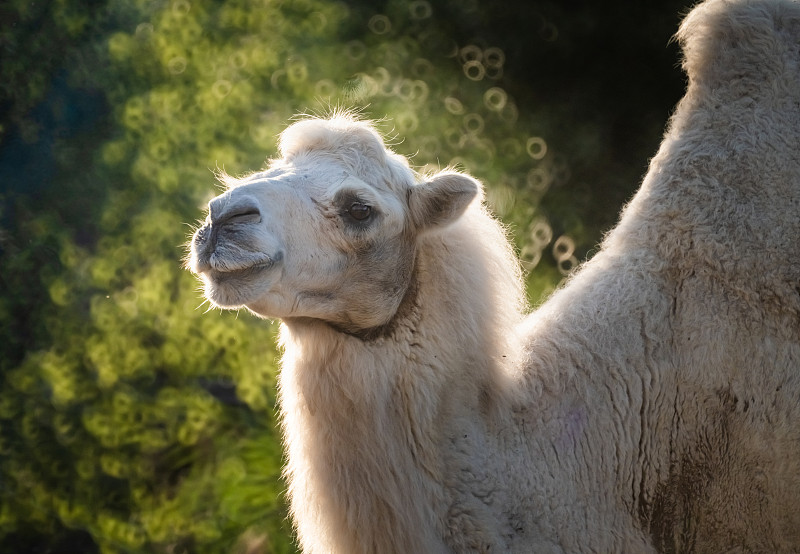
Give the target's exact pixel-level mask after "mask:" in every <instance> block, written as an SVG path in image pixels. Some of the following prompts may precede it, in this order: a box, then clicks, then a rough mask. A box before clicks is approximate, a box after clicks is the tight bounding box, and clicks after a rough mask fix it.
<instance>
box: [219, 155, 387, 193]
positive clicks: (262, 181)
mask: <svg viewBox="0 0 800 554" xmlns="http://www.w3.org/2000/svg"><path fill="white" fill-rule="evenodd" d="M252 185H255V186H258V187H263V186H270V185H273V186H277V185H282V186H283V187H286V188H287V189H292V190H297V191H302V192H305V193H307V194H309V195H311V196H314V197H320V196H328V195H332V194H335V193H336V192H337V191H338V190H340V189H342V188H348V187H349V188H359V189H371V190H372V192H373V193H375V194H378V195H380V196H387V195H388V196H394V195H400V194H402V193H403V190H402V189H403V187H402V186H396V185H394V184H393V183H391V182H390V181H389V180H387V179H386V178H385V177H384V176H382V175H380V174H378V175H374V176H370V177H364V176H360V175H358V174H357V172H356V171H354V170H353V169H351V168H347V167H345V166H344V165H342V164H339V163H336V162H335V161H327V160H324V159H323V160H318V159H312V160H303V161H300V162H299V163H291V164H280V165H275V166H273V167H270V168H269V169H266V170H263V171H259V172H256V173H254V174H252V175H250V176H248V177H246V178H244V179H241V180H235V181H234V182H233V183H229V187H230V188H231V189H234V188H237V189H238V188H242V187H248V186H252ZM393 185H394V186H393Z"/></svg>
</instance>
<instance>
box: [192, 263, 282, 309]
mask: <svg viewBox="0 0 800 554" xmlns="http://www.w3.org/2000/svg"><path fill="white" fill-rule="evenodd" d="M269 277H270V276H269V268H258V267H252V268H247V269H243V270H238V271H228V272H220V271H210V272H208V273H204V274H203V281H204V282H205V296H206V298H208V300H209V301H210V302H211V303H212V304H214V305H215V306H217V307H219V308H228V309H235V308H241V307H242V306H245V305H247V304H249V303H251V302H253V301H255V300H257V299H258V298H260V297H262V296H263V295H264V294H266V293H267V292H268V291H269V289H270V287H271V284H272V281H273V279H270V278H269Z"/></svg>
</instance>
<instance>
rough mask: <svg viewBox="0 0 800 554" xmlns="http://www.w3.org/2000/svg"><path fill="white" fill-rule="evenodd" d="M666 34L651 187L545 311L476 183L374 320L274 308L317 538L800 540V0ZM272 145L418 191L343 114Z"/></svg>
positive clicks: (463, 544)
mask: <svg viewBox="0 0 800 554" xmlns="http://www.w3.org/2000/svg"><path fill="white" fill-rule="evenodd" d="M678 38H679V40H680V42H681V44H682V46H683V49H684V52H685V61H684V67H685V69H686V71H687V73H688V76H689V85H688V90H687V92H686V95H685V97H684V99H683V100H682V101H681V102H680V104H679V106H678V107H677V110H676V112H675V114H674V116H673V117H672V120H671V122H670V126H669V129H668V132H667V133H666V136H665V138H664V141H663V143H662V145H661V148H660V150H659V152H658V154H657V155H656V156H655V158H654V159H653V160H652V162H651V166H650V169H649V172H648V174H647V176H646V177H645V179H644V182H643V184H642V187H641V188H640V190H639V191H638V193H637V194H636V196H635V197H634V198H633V199H632V201H631V202H630V203H629V204H628V205H627V206H626V207H625V209H624V211H623V214H622V216H621V219H620V222H619V224H618V226H617V227H616V228H615V229H614V230H612V231H611V232H610V233H609V234H608V236H607V237H606V238H605V240H604V242H603V246H602V249H601V251H600V252H599V253H598V254H597V255H596V256H595V257H594V258H593V259H592V260H591V261H589V262H587V263H586V264H585V265H584V266H583V267H582V268H580V269H579V270H578V271H577V272H576V273H575V275H574V276H573V277H572V278H571V279H570V280H569V282H568V283H567V284H566V285H565V286H564V287H563V288H562V289H560V290H559V291H557V292H556V293H555V294H554V295H553V296H552V297H551V298H550V299H549V300H548V301H547V302H546V303H545V305H543V306H542V307H541V308H540V309H538V310H536V311H535V312H534V313H532V314H530V315H529V316H527V317H523V316H522V310H523V302H522V288H521V281H520V278H519V267H518V265H517V262H516V260H515V258H514V256H513V253H512V250H511V247H510V246H509V243H508V241H507V239H506V237H505V235H504V231H503V229H502V227H501V226H500V225H499V224H498V223H497V222H496V221H495V220H494V219H492V218H491V216H490V215H488V214H487V212H486V210H485V209H484V208H483V207H482V205H481V202H479V201H476V202H473V204H472V205H471V206H470V207H469V208H468V209H467V211H466V212H465V213H464V215H463V216H462V217H461V218H460V219H458V220H457V221H455V222H454V223H453V224H451V225H449V226H445V227H440V228H437V229H435V230H432V231H430V232H426V233H424V234H421V235H420V236H418V237H415V240H416V241H417V242H416V243H415V244H414V249H413V252H414V255H415V256H416V257H415V260H414V263H413V271H409V275H411V277H410V278H409V283H410V284H409V286H408V290H406V291H405V293H404V298H403V301H402V303H400V308H398V311H397V314H396V315H395V317H394V319H393V321H392V322H391V324H390V325H386V326H384V327H381V330H380V333H371V334H369V335H359V334H358V333H349V332H342V331H341V330H339V329H337V328H336V327H335V326H332V325H329V324H326V323H324V322H322V321H319V320H314V319H311V318H300V319H297V320H293V319H291V318H289V319H285V321H284V325H283V326H282V331H281V342H282V344H283V347H284V348H285V354H284V356H283V362H282V371H281V375H280V402H281V413H282V421H283V427H284V433H285V439H286V446H287V459H288V461H287V467H286V475H287V478H288V483H289V491H288V492H289V498H290V501H291V511H292V515H293V518H294V521H295V523H296V525H297V529H298V536H299V540H300V543H301V545H302V547H303V549H304V550H305V551H307V552H312V553H330V552H340V553H347V554H357V553H391V552H398V553H400V552H402V553H410V552H414V553H437V552H440V553H444V552H518V553H528V552H537V553H539V552H570V553H573V552H658V551H663V552H798V551H800V510H798V508H797V501H798V500H797V499H798V498H800V424H798V421H800V240H798V239H800V48H799V46H800V4H798V3H795V2H791V1H786V0H783V1H781V0H774V1H768V0H709V1H707V2H705V3H703V4H701V5H700V6H698V7H697V8H696V9H695V10H694V11H692V12H691V14H690V15H689V16H688V17H687V18H686V20H685V21H684V23H683V25H682V26H681V28H680V31H679V33H678ZM281 153H282V156H283V159H282V160H277V161H276V162H274V164H273V167H277V168H280V167H281V166H282V164H285V165H287V166H291V165H292V164H298V163H299V161H302V160H303V159H307V160H314V159H328V158H330V159H335V160H337V163H344V164H347V166H348V168H349V171H351V172H354V173H356V174H357V175H358V176H359V178H360V179H362V180H363V181H364V182H369V183H370V184H371V185H374V186H376V187H385V188H386V189H387V190H388V189H391V190H393V191H394V192H397V191H401V192H402V195H408V197H410V196H411V194H412V192H413V190H411V189H413V187H416V186H421V185H416V184H414V182H415V180H416V179H417V177H416V176H415V175H414V174H413V172H411V170H410V169H409V168H408V164H407V163H406V161H405V160H403V159H402V158H400V157H399V156H397V155H395V154H393V153H391V152H390V151H388V150H387V149H386V148H385V147H384V145H383V142H382V140H381V139H380V136H379V135H378V134H377V133H376V132H375V130H374V129H373V128H372V127H371V126H370V125H368V124H366V123H364V122H358V121H355V120H354V119H353V118H351V117H346V116H344V117H342V116H340V117H336V118H333V120H331V121H320V120H310V121H304V122H300V123H296V124H294V125H293V126H291V127H290V128H289V129H288V130H287V131H286V132H285V133H284V134H283V136H282V139H281ZM326 167H327V166H326ZM438 178H439V179H440V180H441V179H443V180H444V181H446V182H448V183H449V182H450V181H452V182H461V183H462V184H463V180H464V179H469V178H468V177H466V176H463V175H458V174H454V173H453V174H443V175H440V176H438ZM434 179H436V177H434ZM259 190H261V189H259ZM441 190H446V187H445V188H442V189H441ZM402 195H401V197H404V196H402ZM223 200H224V199H223ZM240 201H243V200H240ZM408 205H410V204H408V203H407V204H406V206H408ZM239 216H240V217H244V218H253V217H254V212H253V210H252V209H251V210H244V211H240V213H239ZM206 236H207V235H206ZM206 236H204V237H203V238H206ZM220 236H221V235H220ZM309 240H310V239H309ZM406 251H408V252H412V250H406ZM361 276H362V275H361V274H359V277H361Z"/></svg>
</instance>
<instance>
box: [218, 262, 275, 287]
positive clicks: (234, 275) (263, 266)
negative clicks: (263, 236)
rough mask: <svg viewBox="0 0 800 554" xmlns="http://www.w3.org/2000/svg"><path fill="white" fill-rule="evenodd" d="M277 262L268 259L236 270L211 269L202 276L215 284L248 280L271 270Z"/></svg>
mask: <svg viewBox="0 0 800 554" xmlns="http://www.w3.org/2000/svg"><path fill="white" fill-rule="evenodd" d="M278 261H279V260H272V259H270V260H267V261H264V262H259V263H255V264H253V265H250V266H247V267H243V268H236V269H226V270H220V269H214V268H212V269H208V270H206V271H204V272H203V274H204V275H206V276H208V278H209V279H211V280H212V281H214V282H215V283H225V282H228V281H235V280H242V279H249V278H251V277H255V276H257V275H260V274H261V273H263V272H265V271H268V270H270V269H272V268H273V267H275V263H276V262H278Z"/></svg>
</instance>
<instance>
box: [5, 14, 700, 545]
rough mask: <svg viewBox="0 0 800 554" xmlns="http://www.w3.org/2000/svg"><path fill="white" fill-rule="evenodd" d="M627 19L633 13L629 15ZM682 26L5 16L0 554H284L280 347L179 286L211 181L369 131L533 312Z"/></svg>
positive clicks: (520, 20) (486, 17) (381, 18)
mask: <svg viewBox="0 0 800 554" xmlns="http://www.w3.org/2000/svg"><path fill="white" fill-rule="evenodd" d="M620 6H623V5H622V4H620ZM684 8H685V3H683V2H664V3H662V4H661V5H660V6H658V7H652V6H651V7H647V6H644V5H642V6H638V7H629V6H627V5H625V7H612V6H609V5H608V4H603V5H602V6H596V5H594V3H589V2H587V3H585V4H581V3H570V7H569V8H567V7H565V5H562V4H561V3H559V2H556V1H555V0H549V1H542V2H521V1H517V2H506V3H503V4H502V5H501V6H498V5H497V3H492V2H488V1H483V0H460V1H456V0H450V1H442V2H434V1H427V0H385V1H379V2H367V1H363V0H362V1H349V2H337V1H332V0H293V1H292V2H281V1H278V0H226V1H221V0H158V1H150V0H147V1H146V0H134V1H130V0H92V1H91V2H86V1H78V0H50V1H47V2H37V3H31V2H27V1H24V0H11V1H10V2H7V3H6V4H5V5H4V7H2V8H0V20H2V21H3V22H4V24H3V26H2V27H0V49H1V50H0V55H1V56H2V60H0V62H1V63H0V183H2V185H1V186H0V291H2V292H0V328H2V329H3V336H4V339H5V340H4V341H3V343H2V345H0V373H1V375H0V483H2V486H1V487H0V550H3V551H15V552H56V553H57V552H75V551H82V552H103V553H111V552H149V553H152V552H170V553H177V552H186V553H195V552H196V553H204V552H208V553H217V552H293V551H294V548H295V547H294V545H293V542H292V536H291V525H290V523H289V522H288V521H287V519H286V518H287V515H286V506H285V504H284V499H283V497H282V490H283V487H284V485H283V482H282V479H281V470H280V468H281V460H282V454H281V449H280V438H279V431H278V429H277V421H276V408H275V396H276V392H275V374H276V371H277V368H276V360H277V358H278V356H279V354H278V352H277V351H276V347H275V342H274V334H275V331H276V328H277V324H275V323H270V322H266V321H260V320H255V319H254V318H251V317H249V316H247V315H245V314H244V313H242V314H237V313H234V312H224V313H220V312H218V311H214V312H212V313H206V311H207V310H206V307H204V306H203V303H202V299H201V298H200V295H199V293H198V291H197V284H196V283H195V281H194V278H193V277H192V276H191V275H189V274H188V273H187V272H186V271H183V270H182V268H181V260H182V257H183V256H184V246H183V245H184V244H185V242H186V240H187V238H188V235H189V234H190V233H191V231H192V226H193V224H194V223H195V222H196V220H197V219H198V217H200V216H201V213H202V210H203V208H204V205H205V203H206V202H207V201H208V200H209V199H210V198H211V197H212V196H214V195H215V194H216V193H217V192H218V190H219V189H218V187H217V186H216V185H215V179H214V173H215V171H216V170H218V169H224V170H225V171H226V172H227V173H230V174H242V173H245V172H248V171H251V170H256V169H259V168H260V167H263V166H264V164H265V160H266V159H267V158H269V157H270V156H273V155H274V154H275V149H276V137H277V135H278V134H279V133H280V132H281V130H282V129H284V128H285V127H286V125H287V124H288V123H289V122H290V120H291V118H292V117H293V116H295V115H296V114H298V113H317V114H323V115H324V114H325V113H327V112H328V111H330V110H331V109H335V108H350V109H357V110H360V111H361V112H362V113H363V114H364V116H365V117H368V118H374V119H376V120H378V121H379V127H380V128H381V130H382V131H383V132H384V133H385V134H386V135H387V136H388V137H391V139H390V140H391V142H392V144H393V148H394V149H395V150H396V151H398V152H399V153H401V154H404V155H406V156H409V157H410V158H411V160H412V163H413V165H415V166H416V167H418V168H420V169H421V170H422V171H433V170H436V169H439V168H444V167H446V166H450V165H455V166H457V167H460V168H462V169H464V170H466V171H467V172H469V173H471V174H473V175H474V176H476V177H477V178H479V179H481V180H482V181H483V182H484V183H485V185H486V187H487V200H488V203H489V205H490V206H491V207H492V209H493V210H494V211H495V213H497V215H498V216H500V217H501V218H502V219H503V220H504V221H506V222H507V223H508V225H509V226H510V227H511V229H512V233H513V235H514V237H515V240H516V244H517V247H518V248H519V251H520V255H521V257H522V260H523V264H524V266H525V269H526V271H527V272H528V287H529V296H530V298H531V300H532V302H533V303H534V304H535V303H537V302H539V301H540V300H541V299H542V298H544V297H545V296H546V295H547V294H548V293H549V292H550V291H552V290H553V288H554V287H555V286H557V285H558V283H559V282H560V281H561V280H562V279H563V278H564V277H565V276H566V275H568V274H569V272H570V271H571V270H572V269H573V268H574V267H575V265H577V263H578V262H579V260H582V259H584V258H585V257H586V256H588V255H590V254H591V251H592V249H593V248H594V247H595V245H596V244H597V243H598V241H599V240H600V236H601V233H602V232H603V231H604V230H605V229H607V228H608V227H609V226H610V225H611V224H613V222H614V221H615V219H616V215H617V212H618V210H619V208H620V205H621V204H622V203H623V202H624V201H625V200H626V199H627V198H628V197H629V196H630V194H631V193H632V192H633V190H634V189H635V188H636V186H637V184H638V181H639V178H640V176H641V175H642V174H643V173H644V170H645V164H646V161H647V158H648V157H649V156H651V155H652V154H653V153H654V151H655V148H656V147H657V144H658V142H659V138H660V135H661V132H662V129H663V126H664V124H665V122H666V119H667V117H668V115H669V111H670V110H671V108H672V105H673V104H674V103H675V102H676V101H677V99H678V97H679V96H680V93H681V90H682V88H683V79H682V77H681V75H680V72H679V71H678V70H677V66H676V64H677V61H678V53H677V49H676V48H675V47H674V46H669V43H668V41H669V37H670V36H671V34H672V33H673V32H674V30H675V29H676V26H677V23H678V21H679V13H680V12H681V10H683V9H684Z"/></svg>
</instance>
